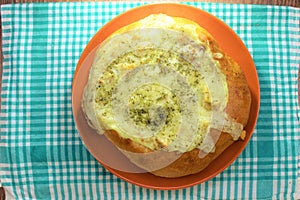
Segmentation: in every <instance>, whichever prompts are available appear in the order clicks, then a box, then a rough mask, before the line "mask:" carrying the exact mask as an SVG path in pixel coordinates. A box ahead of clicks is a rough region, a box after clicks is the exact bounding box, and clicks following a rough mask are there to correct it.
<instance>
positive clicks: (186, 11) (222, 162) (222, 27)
mask: <svg viewBox="0 0 300 200" xmlns="http://www.w3.org/2000/svg"><path fill="white" fill-rule="evenodd" d="M154 13H165V14H167V15H170V16H178V17H183V18H187V19H190V20H193V21H195V22H197V23H198V24H199V25H200V26H202V27H204V28H205V29H206V30H207V31H208V32H210V33H211V34H212V35H213V37H214V38H215V39H216V41H217V42H218V43H219V45H220V46H221V48H222V49H223V50H224V52H226V53H227V54H228V55H229V56H231V57H232V58H233V59H234V60H235V61H236V62H238V64H239V65H240V66H241V68H242V69H243V71H244V73H245V75H246V78H247V81H248V84H249V87H250V90H251V94H252V104H251V112H250V118H249V121H248V125H247V126H246V128H245V129H246V131H247V136H246V138H245V140H244V141H237V142H235V143H234V144H233V145H231V146H230V147H229V148H228V149H226V150H225V151H224V152H223V153H222V154H221V155H220V157H222V159H219V158H217V159H216V160H214V161H213V162H212V163H211V164H210V165H209V166H208V167H207V168H206V169H204V170H203V171H202V172H200V173H198V174H194V175H189V176H185V177H181V178H175V179H173V178H172V179H170V178H161V177H157V176H154V175H152V174H150V173H146V172H144V173H129V172H124V171H119V170H116V169H113V168H111V167H109V166H112V165H111V164H110V163H112V164H113V165H115V166H116V165H122V167H123V168H128V169H134V168H136V167H135V166H134V165H133V164H131V162H130V161H129V160H128V159H127V158H126V157H125V156H124V155H123V154H122V153H120V152H119V151H118V150H117V149H116V147H115V146H114V145H112V144H111V143H110V142H109V141H108V140H107V139H106V138H105V137H104V136H102V135H98V134H97V133H96V132H95V130H93V129H91V128H90V127H89V125H88V123H87V121H86V119H85V116H84V113H83V112H82V109H81V106H80V105H81V98H82V93H83V90H84V87H85V85H86V83H87V79H88V74H89V69H90V67H91V65H92V62H93V58H94V54H95V50H96V47H97V46H98V45H99V44H100V43H101V42H103V41H104V40H105V39H106V38H107V37H108V36H109V35H110V34H111V33H113V32H114V31H116V30H117V29H119V28H121V27H122V26H125V25H128V24H130V23H132V22H135V21H137V20H139V19H142V18H144V17H146V16H148V15H150V14H154ZM259 98H260V91H259V81H258V76H257V72H256V68H255V65H254V63H253V60H252V58H251V56H250V54H249V52H248V50H247V48H246V47H245V45H244V44H243V42H242V41H241V40H240V38H239V37H238V36H237V35H236V34H235V33H234V31H233V30H231V29H230V28H229V27H228V26H227V25H226V24H225V23H224V22H222V21H221V20H219V19H217V18H216V17H214V16H213V15H211V14H209V13H207V12H204V11H202V10H200V9H197V8H195V7H192V6H187V5H182V4H174V3H165V4H149V5H145V6H140V7H137V8H134V9H132V10H129V11H127V12H125V13H123V14H121V15H119V16H118V17H116V18H114V19H113V20H111V21H110V22H109V23H107V24H106V25H105V26H103V27H102V28H101V29H100V30H99V31H98V32H97V33H96V35H95V36H94V37H93V38H92V39H91V41H90V42H89V43H88V45H87V46H86V48H85V50H84V51H83V53H82V55H81V57H80V59H79V62H78V65H77V68H76V71H75V74H74V79H73V85H72V108H73V113H74V119H75V122H76V126H77V129H78V131H79V134H80V136H81V139H82V141H83V142H84V144H85V145H86V147H87V149H88V150H89V151H90V153H91V154H92V155H93V156H94V157H95V158H96V159H97V160H98V161H99V162H100V163H101V164H102V165H103V166H104V167H105V168H106V169H107V170H109V171H110V172H111V173H113V174H114V175H116V176H118V177H119V178H121V179H123V180H125V181H128V182H130V183H133V184H136V185H139V186H142V187H146V188H152V189H168V190H170V189H180V188H185V187H189V186H192V185H196V184H199V183H202V182H204V181H207V180H209V179H211V178H213V177H214V176H216V175H217V174H219V173H220V172H222V171H223V170H224V169H225V168H227V167H228V166H229V165H230V164H231V163H232V162H233V161H234V160H235V159H236V158H237V157H238V156H239V154H240V153H241V152H242V151H243V149H244V148H245V147H246V145H247V143H248V141H249V140H250V138H251V135H252V132H253V130H254V127H255V124H256V120H257V117H258V111H259V102H260V99H259ZM129 171H130V170H129Z"/></svg>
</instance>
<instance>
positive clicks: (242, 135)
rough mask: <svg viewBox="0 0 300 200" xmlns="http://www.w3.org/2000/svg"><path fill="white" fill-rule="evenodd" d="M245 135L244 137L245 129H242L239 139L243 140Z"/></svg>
mask: <svg viewBox="0 0 300 200" xmlns="http://www.w3.org/2000/svg"><path fill="white" fill-rule="evenodd" d="M245 137H246V131H245V130H243V131H242V133H241V135H240V138H241V140H244V139H245Z"/></svg>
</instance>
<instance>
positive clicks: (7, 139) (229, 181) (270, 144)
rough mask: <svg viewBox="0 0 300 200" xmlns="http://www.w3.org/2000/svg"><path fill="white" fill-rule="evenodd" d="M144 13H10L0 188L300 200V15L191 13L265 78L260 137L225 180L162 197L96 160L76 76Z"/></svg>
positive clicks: (56, 8)
mask: <svg viewBox="0 0 300 200" xmlns="http://www.w3.org/2000/svg"><path fill="white" fill-rule="evenodd" d="M185 3H187V2H185ZM141 4H144V3H141V2H134V3H132V2H118V3H117V2H98V3H88V2H85V3H44V4H15V5H4V6H2V8H1V14H2V28H3V41H2V44H3V54H4V63H3V78H2V81H3V84H2V92H1V101H2V103H1V115H0V123H1V124H0V126H1V133H0V179H1V182H2V185H3V186H4V189H5V191H6V195H7V197H8V199H86V198H87V197H91V198H92V199H112V198H115V199H149V198H153V199H178V198H181V199H196V198H198V199H297V198H298V199H300V195H299V191H300V188H299V185H300V184H299V174H300V163H299V161H300V156H299V155H300V145H299V140H300V133H299V117H300V111H299V106H298V102H297V74H298V67H299V63H300V32H299V20H300V9H297V8H291V7H277V6H258V5H235V4H212V3H199V2H198V3H197V2H193V3H187V4H190V5H193V6H195V7H198V8H201V9H203V10H206V11H208V12H210V13H212V14H213V15H215V16H217V17H218V18H220V19H221V20H223V21H224V22H225V23H227V24H228V25H229V26H230V27H231V28H232V29H233V30H234V31H235V32H236V33H237V34H238V35H239V36H240V38H241V39H242V40H243V41H244V43H245V44H246V46H247V48H248V49H249V51H250V53H251V55H252V57H253V59H254V62H255V65H256V68H257V71H258V76H259V81H260V87H261V109H260V113H259V119H258V122H257V126H256V129H255V132H254V134H253V137H252V139H251V141H250V142H249V144H248V145H247V147H246V149H245V150H244V151H243V153H242V154H241V155H240V156H239V158H238V159H237V160H236V161H235V162H234V163H233V164H232V165H231V166H230V167H228V168H227V169H226V170H225V171H224V172H222V173H221V174H219V175H217V176H216V177H215V178H213V179H211V180H209V181H207V182H205V183H203V184H199V185H196V186H193V187H190V188H186V189H181V190H176V191H157V190H150V189H145V188H141V187H138V186H135V185H132V184H130V183H127V182H125V181H123V180H121V179H119V178H117V177H116V176H114V175H112V174H111V173H110V172H108V171H107V170H105V169H104V168H103V167H102V166H101V165H100V164H98V162H97V161H96V160H95V159H94V158H93V157H92V156H91V154H90V153H89V152H88V151H87V149H86V148H85V146H84V145H83V143H82V141H81V139H80V137H79V134H78V132H77V130H76V127H75V124H74V121H73V116H72V109H71V85H72V77H73V73H74V70H75V67H76V64H77V61H78V59H79V57H80V54H81V52H82V50H83V49H84V47H85V46H86V44H87V43H88V41H89V40H90V39H91V37H92V36H93V35H94V34H95V32H96V31H97V30H98V29H99V28H101V27H102V26H103V25H104V24H105V23H106V22H108V21H109V20H110V19H112V18H113V17H115V16H116V15H118V14H120V13H122V12H124V11H126V10H128V9H130V8H133V7H136V6H139V5H141ZM297 178H298V186H297ZM297 187H298V188H297ZM297 192H298V194H297ZM297 195H298V196H297Z"/></svg>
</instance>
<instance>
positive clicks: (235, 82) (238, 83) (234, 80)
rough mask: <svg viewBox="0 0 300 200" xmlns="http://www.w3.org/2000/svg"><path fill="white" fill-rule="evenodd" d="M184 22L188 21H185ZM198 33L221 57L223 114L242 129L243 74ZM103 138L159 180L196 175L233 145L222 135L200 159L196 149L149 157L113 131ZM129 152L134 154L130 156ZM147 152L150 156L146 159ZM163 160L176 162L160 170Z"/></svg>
mask: <svg viewBox="0 0 300 200" xmlns="http://www.w3.org/2000/svg"><path fill="white" fill-rule="evenodd" d="M187 23H190V22H189V21H187ZM131 28H134V27H131ZM198 33H199V39H200V40H202V41H204V42H207V44H208V47H209V48H210V49H211V51H212V53H222V54H223V56H222V57H221V58H220V57H218V58H215V61H216V62H219V64H220V68H221V70H222V72H223V73H224V74H225V75H226V80H227V84H228V94H229V96H228V103H227V106H226V109H225V111H226V113H227V114H228V115H229V116H231V117H232V118H233V119H235V120H236V121H237V122H238V123H241V124H243V126H245V125H246V124H247V121H248V116H249V110H250V104H251V94H250V90H249V88H248V84H247V80H246V78H245V75H244V73H243V71H242V70H241V68H240V67H239V65H238V64H237V63H236V62H235V61H233V60H232V59H231V58H230V57H229V56H227V55H224V53H223V51H222V50H221V49H220V48H219V46H218V45H217V43H216V41H215V40H214V39H213V37H212V36H211V35H210V34H209V33H208V32H207V31H205V30H204V29H201V28H199V30H198ZM217 132H218V131H217V130H214V129H211V132H210V134H211V135H215V134H216V133H217ZM244 135H245V134H244ZM105 136H106V137H107V138H108V139H109V140H110V141H111V142H112V143H114V144H115V145H116V146H117V147H119V148H120V150H121V151H122V152H123V153H124V154H125V155H126V156H127V157H128V158H129V159H130V160H131V161H132V162H133V163H135V164H136V165H137V166H140V167H142V168H144V169H146V170H149V171H151V173H153V174H155V175H157V176H162V177H181V176H185V175H189V174H194V173H198V172H200V171H202V170H203V169H204V168H206V167H207V166H208V165H209V164H210V163H211V162H212V161H213V160H214V159H215V158H217V157H218V156H219V155H220V154H221V153H222V152H223V151H224V150H225V149H226V148H228V147H229V146H230V145H231V144H233V143H234V140H233V138H232V136H231V135H230V134H228V133H224V132H222V133H221V135H220V137H219V139H218V141H217V142H216V145H215V151H214V152H211V153H208V154H205V156H204V157H202V158H201V156H199V155H201V154H203V152H201V151H200V150H199V149H193V150H191V151H189V152H185V153H183V154H178V152H159V154H151V152H152V150H150V149H149V148H146V147H144V146H142V145H139V144H137V143H135V142H133V141H132V140H130V139H125V138H122V137H121V136H120V135H119V134H118V133H117V132H116V131H106V132H105ZM130 152H134V153H137V154H132V153H130ZM139 153H141V154H139ZM148 153H149V156H147V155H148ZM141 155H142V156H141ZM179 155H180V156H179ZM178 157H179V158H178ZM165 158H169V159H170V160H172V159H174V160H175V161H174V162H172V163H171V164H169V165H167V166H165V167H163V168H161V167H159V165H161V163H163V162H164V161H165ZM177 158H178V159H177Z"/></svg>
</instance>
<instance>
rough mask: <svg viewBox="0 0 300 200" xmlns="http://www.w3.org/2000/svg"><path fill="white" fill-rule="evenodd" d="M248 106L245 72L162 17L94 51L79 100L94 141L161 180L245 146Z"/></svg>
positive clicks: (182, 25)
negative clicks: (105, 142) (101, 139)
mask: <svg viewBox="0 0 300 200" xmlns="http://www.w3.org/2000/svg"><path fill="white" fill-rule="evenodd" d="M250 104H251V94H250V90H249V88H248V84H247V80H246V78H245V76H244V73H243V71H242V70H241V68H240V67H239V65H238V64H237V63H236V62H235V61H234V60H233V59H231V58H230V57H229V56H227V55H226V53H225V52H223V51H222V49H220V47H219V46H218V44H217V43H216V41H215V40H214V38H213V36H211V35H210V34H209V33H208V32H207V31H206V30H205V29H203V28H202V27H200V26H199V25H198V24H196V23H195V22H193V21H190V20H187V19H183V18H179V17H170V16H167V15H164V14H154V15H150V16H148V17H146V18H144V19H142V20H140V21H137V22H135V23H132V24H130V25H128V26H125V27H123V28H121V29H119V30H118V31H116V32H115V33H113V34H112V35H111V36H110V37H109V38H107V39H106V40H105V41H104V42H103V43H102V44H101V45H100V46H99V48H98V50H97V52H96V55H95V60H94V63H93V66H92V68H91V70H90V75H89V80H88V83H87V86H86V88H85V91H84V95H83V99H82V108H83V110H84V112H85V114H86V117H87V120H88V121H89V124H90V125H91V126H92V127H93V128H95V129H96V130H97V132H98V133H99V134H104V135H105V136H106V137H107V138H108V139H109V140H110V141H111V142H112V143H113V144H115V145H116V146H117V147H118V148H119V149H120V151H122V153H124V154H125V155H126V156H127V157H128V158H129V159H130V160H131V161H132V162H133V163H135V164H136V165H137V166H139V167H141V168H143V169H145V170H147V171H148V172H150V173H152V174H154V175H157V176H162V177H181V176H186V175H189V174H194V173H198V172H200V171H201V170H203V169H204V168H206V167H207V166H208V165H209V163H211V162H212V161H213V160H214V159H215V158H217V157H218V156H219V155H220V154H221V153H222V152H223V151H224V150H225V149H226V148H228V147H229V146H230V145H231V144H233V143H234V142H235V141H237V140H239V139H243V138H244V137H245V134H246V132H245V131H244V127H245V126H246V124H247V121H248V116H249V111H250Z"/></svg>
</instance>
